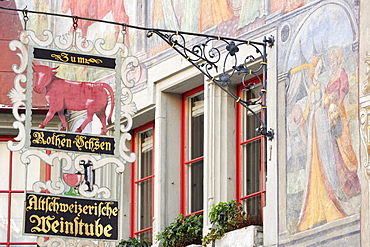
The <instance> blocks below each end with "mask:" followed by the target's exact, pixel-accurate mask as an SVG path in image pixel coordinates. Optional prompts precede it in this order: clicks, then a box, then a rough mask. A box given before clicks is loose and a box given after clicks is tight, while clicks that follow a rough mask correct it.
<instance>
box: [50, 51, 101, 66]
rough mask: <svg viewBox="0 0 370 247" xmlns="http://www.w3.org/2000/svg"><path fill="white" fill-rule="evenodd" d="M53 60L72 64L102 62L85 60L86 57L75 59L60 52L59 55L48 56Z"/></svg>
mask: <svg viewBox="0 0 370 247" xmlns="http://www.w3.org/2000/svg"><path fill="white" fill-rule="evenodd" d="M50 56H51V57H52V58H54V59H55V60H58V61H60V62H63V63H67V62H72V63H79V64H101V63H103V60H101V59H96V58H92V57H91V58H86V57H76V56H72V55H70V54H68V53H66V52H62V53H60V54H51V55H50Z"/></svg>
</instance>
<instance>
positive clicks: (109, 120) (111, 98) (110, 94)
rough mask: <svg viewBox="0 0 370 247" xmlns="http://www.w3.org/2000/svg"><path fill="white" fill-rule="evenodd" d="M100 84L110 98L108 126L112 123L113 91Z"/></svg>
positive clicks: (109, 87)
mask: <svg viewBox="0 0 370 247" xmlns="http://www.w3.org/2000/svg"><path fill="white" fill-rule="evenodd" d="M102 84H103V87H104V88H105V89H106V90H107V91H108V94H109V96H110V101H111V106H110V112H109V115H108V119H107V122H108V124H111V123H112V115H113V110H114V92H113V89H112V88H111V86H109V85H108V84H106V83H102Z"/></svg>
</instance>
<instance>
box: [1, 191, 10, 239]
mask: <svg viewBox="0 0 370 247" xmlns="http://www.w3.org/2000/svg"><path fill="white" fill-rule="evenodd" d="M0 204H1V207H0V242H5V241H6V233H7V230H6V229H7V225H8V221H7V219H8V194H0Z"/></svg>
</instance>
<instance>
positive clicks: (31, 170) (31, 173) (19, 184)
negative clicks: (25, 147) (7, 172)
mask: <svg viewBox="0 0 370 247" xmlns="http://www.w3.org/2000/svg"><path fill="white" fill-rule="evenodd" d="M28 158H29V159H30V161H31V163H30V164H29V165H28V177H27V189H28V190H31V189H32V185H33V183H34V182H36V181H39V180H40V159H38V158H37V157H35V156H30V157H28ZM25 172H26V166H25V165H24V164H22V163H21V160H20V154H19V152H13V169H12V173H13V176H12V177H13V179H12V190H24V184H25V174H26V173H25ZM20 178H21V179H20Z"/></svg>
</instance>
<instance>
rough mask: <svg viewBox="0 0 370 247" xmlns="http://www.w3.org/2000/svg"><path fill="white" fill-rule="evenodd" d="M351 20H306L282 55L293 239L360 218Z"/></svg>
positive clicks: (327, 12) (334, 11) (337, 9)
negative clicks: (284, 60)
mask: <svg viewBox="0 0 370 247" xmlns="http://www.w3.org/2000/svg"><path fill="white" fill-rule="evenodd" d="M348 13H349V12H348V11H347V10H346V9H345V8H344V7H343V6H342V5H339V4H335V3H334V4H326V5H324V6H322V7H320V8H317V9H316V10H314V11H312V12H310V13H309V14H308V15H307V18H305V19H303V21H302V22H301V23H300V25H299V29H298V30H297V32H296V33H295V38H294V39H293V41H292V44H291V47H290V51H289V52H288V54H287V69H288V71H289V83H288V85H287V87H286V104H287V108H286V116H287V129H286V134H287V148H288V150H287V201H286V203H287V216H286V217H287V224H288V230H289V231H290V233H296V232H302V231H306V230H309V229H313V228H315V227H318V226H320V225H323V224H327V223H329V222H332V221H335V220H339V219H343V218H346V217H349V216H351V215H354V214H357V213H359V207H360V199H359V194H360V182H359V177H358V166H359V161H358V152H357V151H356V152H355V151H354V150H358V138H359V137H358V119H357V107H358V100H357V94H358V89H357V72H356V71H357V70H356V66H355V64H356V61H357V51H356V46H355V45H354V43H355V42H356V33H357V30H356V29H355V28H354V26H355V24H354V23H353V22H354V21H353V20H352V18H351V16H350V15H349V14H348ZM302 143H304V145H302Z"/></svg>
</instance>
